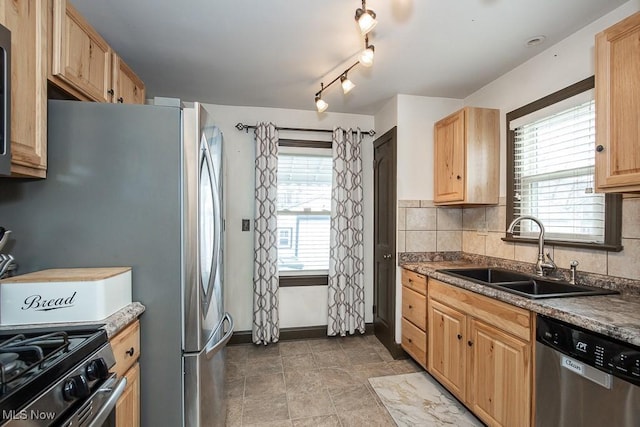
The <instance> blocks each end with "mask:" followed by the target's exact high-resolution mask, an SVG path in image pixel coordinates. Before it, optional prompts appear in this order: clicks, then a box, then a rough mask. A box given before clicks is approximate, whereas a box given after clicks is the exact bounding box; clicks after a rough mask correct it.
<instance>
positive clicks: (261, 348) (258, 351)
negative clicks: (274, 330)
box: [247, 343, 280, 359]
mask: <svg viewBox="0 0 640 427" xmlns="http://www.w3.org/2000/svg"><path fill="white" fill-rule="evenodd" d="M273 356H280V344H279V343H275V344H269V345H262V344H261V345H257V344H252V345H250V346H249V348H248V349H247V358H248V359H258V358H261V357H273Z"/></svg>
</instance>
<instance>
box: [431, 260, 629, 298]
mask: <svg viewBox="0 0 640 427" xmlns="http://www.w3.org/2000/svg"><path fill="white" fill-rule="evenodd" d="M437 271H438V272H440V273H444V274H448V275H449V276H453V277H458V278H461V279H466V280H470V281H472V282H475V283H480V284H482V285H486V286H491V287H493V288H495V289H499V290H502V291H505V292H511V293H513V294H517V295H520V296H523V297H525V298H531V299H540V298H560V297H576V296H587V295H608V294H617V293H618V292H617V291H613V290H610V289H603V288H595V287H591V286H584V285H575V284H573V283H570V282H566V281H564V280H558V279H553V278H549V277H540V276H533V275H530V274H524V273H519V272H517V271H511V270H503V269H499V268H490V267H487V268H450V269H443V270H437Z"/></svg>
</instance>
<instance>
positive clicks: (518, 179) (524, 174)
mask: <svg viewBox="0 0 640 427" xmlns="http://www.w3.org/2000/svg"><path fill="white" fill-rule="evenodd" d="M524 119H525V120H522V119H519V120H518V123H517V126H516V127H515V128H514V127H513V126H512V127H511V128H512V129H513V131H514V133H515V134H514V136H515V138H514V141H515V144H514V195H513V200H514V212H513V213H514V217H517V216H520V215H533V216H535V217H537V218H539V219H540V220H541V221H542V223H543V224H544V226H545V236H546V237H547V238H549V239H555V240H565V241H573V242H594V243H604V230H605V198H604V195H603V194H596V193H594V188H595V184H594V165H595V105H594V101H593V100H589V101H586V102H584V101H583V100H580V102H579V104H578V105H574V106H572V107H569V108H566V109H564V110H563V111H560V112H554V113H552V114H549V115H547V116H545V117H540V115H539V114H538V115H536V116H535V117H532V119H531V120H529V121H528V122H527V120H526V117H525V118H524ZM520 224H521V228H520V236H522V237H536V236H537V235H538V228H537V226H536V225H534V224H533V223H532V222H530V221H523V222H521V223H520Z"/></svg>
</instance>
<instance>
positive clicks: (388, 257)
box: [382, 254, 391, 259]
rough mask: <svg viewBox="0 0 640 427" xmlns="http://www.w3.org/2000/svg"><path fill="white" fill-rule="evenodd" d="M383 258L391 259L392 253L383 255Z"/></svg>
mask: <svg viewBox="0 0 640 427" xmlns="http://www.w3.org/2000/svg"><path fill="white" fill-rule="evenodd" d="M382 259H391V254H384V255H382Z"/></svg>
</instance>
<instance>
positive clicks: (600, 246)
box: [502, 236, 623, 252]
mask: <svg viewBox="0 0 640 427" xmlns="http://www.w3.org/2000/svg"><path fill="white" fill-rule="evenodd" d="M502 241H503V242H513V243H524V244H527V245H537V244H538V239H535V238H528V237H511V236H506V237H503V238H502ZM544 243H545V244H546V245H552V246H561V247H565V248H576V249H591V250H594V251H607V252H620V251H622V249H623V246H622V245H610V244H606V243H581V242H567V241H562V240H552V239H544Z"/></svg>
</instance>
